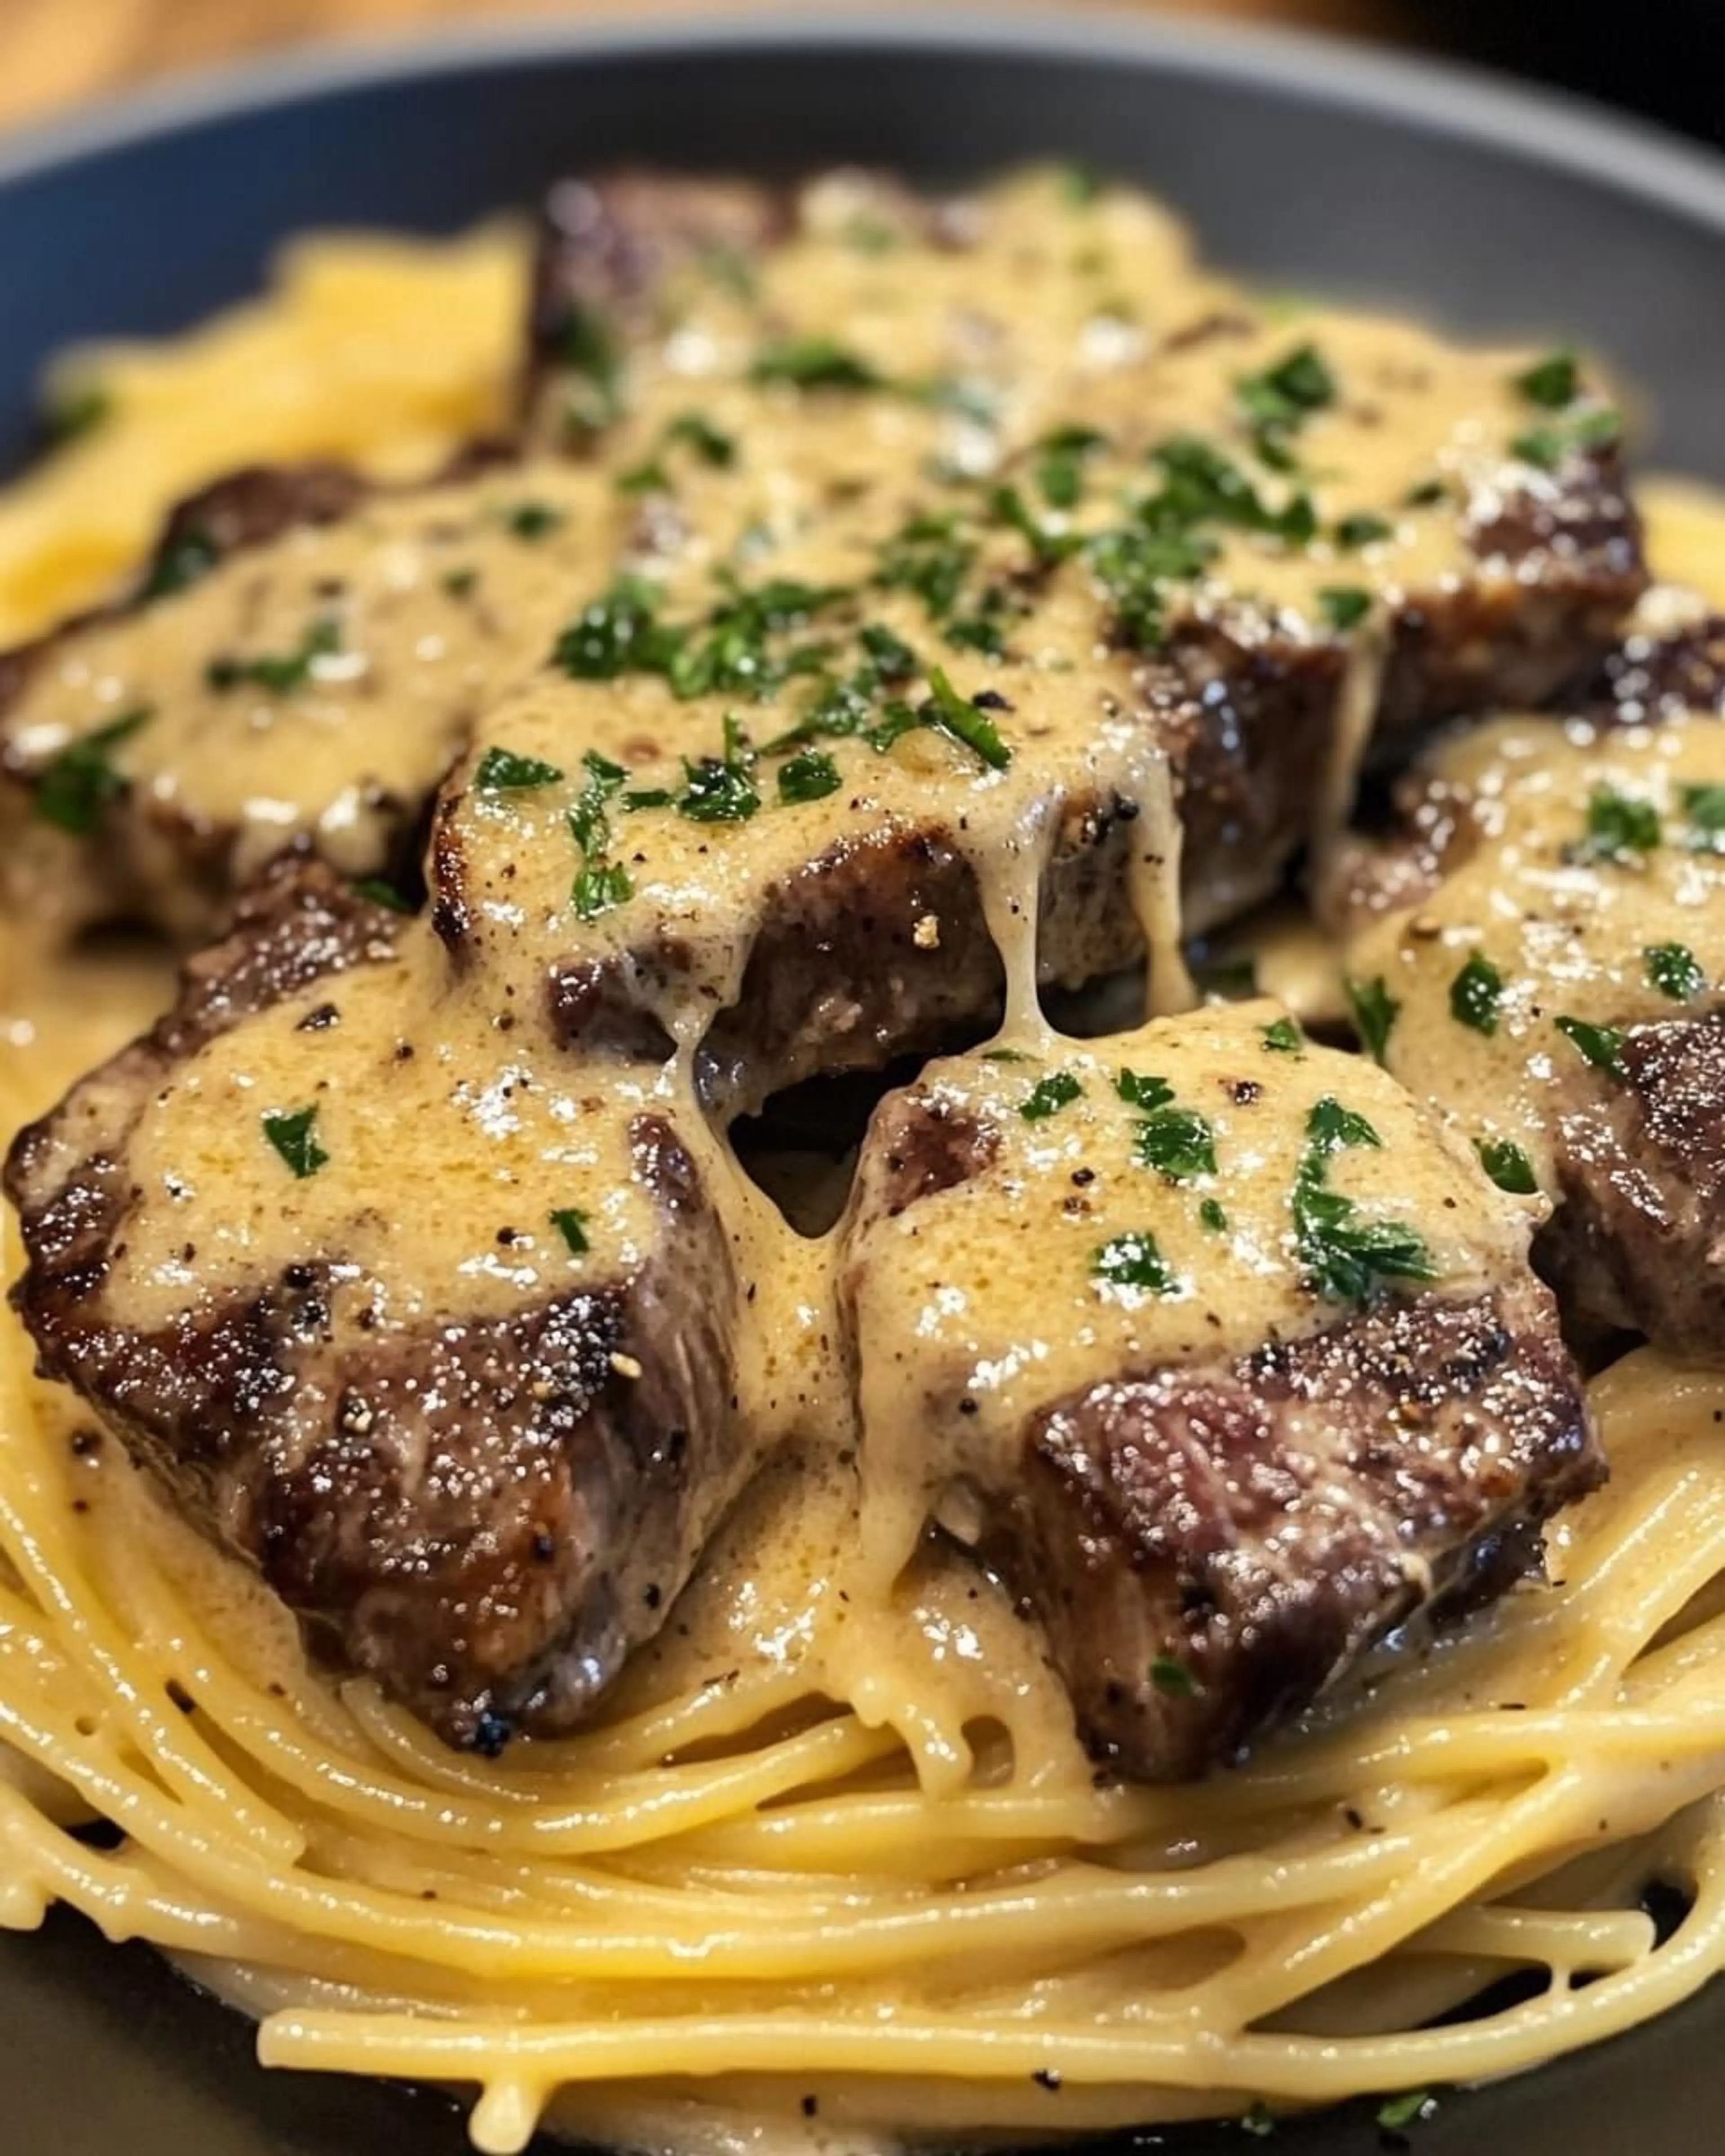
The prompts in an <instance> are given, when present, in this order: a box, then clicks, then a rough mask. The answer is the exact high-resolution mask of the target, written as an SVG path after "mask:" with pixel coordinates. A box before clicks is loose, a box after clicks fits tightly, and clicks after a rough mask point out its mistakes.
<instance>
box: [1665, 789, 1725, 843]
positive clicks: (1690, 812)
mask: <svg viewBox="0 0 1725 2156" xmlns="http://www.w3.org/2000/svg"><path fill="white" fill-rule="evenodd" d="M1677 798H1678V800H1679V802H1680V803H1681V804H1682V809H1683V814H1684V815H1685V817H1686V818H1687V819H1688V824H1689V830H1688V834H1687V836H1686V839H1685V844H1686V845H1687V846H1688V848H1689V850H1690V852H1691V853H1692V854H1725V786H1685V787H1683V788H1681V789H1680V791H1679V793H1678V795H1677Z"/></svg>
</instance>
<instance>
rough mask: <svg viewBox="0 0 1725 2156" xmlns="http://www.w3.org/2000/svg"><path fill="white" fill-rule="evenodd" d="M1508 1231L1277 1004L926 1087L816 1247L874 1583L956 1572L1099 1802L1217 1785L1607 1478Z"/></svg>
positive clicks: (1047, 1054)
mask: <svg viewBox="0 0 1725 2156" xmlns="http://www.w3.org/2000/svg"><path fill="white" fill-rule="evenodd" d="M1529 1226H1530V1215H1529V1211H1528V1209H1527V1208H1526V1207H1525V1206H1523V1205H1522V1204H1519V1203H1518V1202H1517V1201H1516V1200H1514V1199H1510V1198H1507V1197H1506V1196H1504V1195H1503V1194H1502V1193H1499V1192H1497V1191H1496V1190H1494V1189H1493V1188H1492V1187H1491V1184H1490V1183H1488V1182H1487V1181H1486V1178H1484V1177H1483V1175H1482V1174H1481V1172H1480V1170H1479V1168H1478V1166H1477V1164H1476V1163H1474V1162H1473V1161H1471V1159H1470V1158H1468V1157H1467V1155H1466V1152H1465V1151H1464V1150H1462V1149H1461V1148H1459V1147H1457V1146H1456V1144H1455V1142H1454V1141H1452V1140H1451V1139H1450V1137H1449V1135H1448V1133H1447V1132H1446V1131H1445V1129H1444V1127H1443V1126H1442V1125H1441V1124H1440V1123H1439V1122H1436V1121H1435V1120H1434V1119H1433V1118H1431V1117H1430V1116H1427V1115H1426V1114H1425V1112H1424V1111H1421V1110H1420V1109H1419V1108H1418V1107H1416V1106H1415V1104H1414V1102H1413V1101H1411V1100H1410V1099H1409V1096H1407V1095H1406V1094H1404V1092H1403V1091H1402V1090H1401V1089H1400V1087H1399V1086H1396V1085H1394V1083H1393V1082H1392V1081H1389V1080H1388V1079H1387V1078H1385V1077H1384V1075H1383V1074H1382V1073H1380V1072H1378V1071H1377V1070H1374V1069H1373V1067H1372V1066H1371V1065H1368V1064H1365V1063H1363V1062H1361V1061H1360V1060H1358V1059H1357V1058H1350V1057H1348V1056H1343V1055H1337V1054H1335V1053H1333V1052H1332V1051H1330V1050H1324V1049H1321V1048H1318V1047H1316V1046H1315V1045H1312V1044H1310V1043H1309V1042H1306V1041H1303V1040H1302V1039H1301V1036H1300V1035H1299V1034H1298V1033H1297V1031H1296V1029H1295V1028H1294V1027H1293V1025H1292V1024H1291V1021H1290V1020H1288V1019H1286V1018H1285V1017H1281V1016H1279V1015H1278V1014H1277V1011H1276V1007H1275V1006H1273V1005H1267V1004H1256V1005H1251V1006H1241V1007H1236V1008H1235V1009H1230V1010H1227V1011H1209V1012H1203V1013H1197V1014H1192V1015H1191V1016H1189V1017H1186V1018H1182V1019H1170V1020H1164V1021H1160V1022H1158V1023H1156V1024H1152V1025H1150V1026H1148V1027H1147V1028H1145V1029H1142V1031H1140V1032H1138V1033H1137V1034H1129V1035H1124V1036H1122V1037H1121V1038H1120V1039H1117V1040H1115V1041H1111V1042H1110V1043H1109V1044H1107V1050H1106V1055H1103V1054H1097V1053H1095V1052H1093V1050H1092V1048H1091V1047H1086V1048H1085V1049H1083V1050H1078V1049H1076V1048H1075V1047H1072V1046H1070V1045H1068V1044H1066V1043H1064V1042H1055V1041H1045V1043H1044V1044H1042V1045H1041V1046H1040V1048H1039V1049H1038V1050H1037V1051H1036V1052H1034V1054H1031V1053H1023V1054H1021V1055H1020V1056H1019V1060H1012V1061H1006V1062H1003V1061H1000V1060H988V1059H986V1058H984V1059H964V1060H954V1061H950V1062H947V1063H942V1064H939V1065H935V1066H933V1067H932V1068H931V1069H930V1070H928V1071H927V1073H926V1074H925V1075H924V1076H923V1078H922V1081H920V1082H919V1083H918V1084H917V1085H916V1086H912V1087H911V1088H909V1089H908V1090H906V1091H904V1092H901V1093H897V1094H893V1095H891V1096H888V1098H887V1099H886V1101H884V1102H883V1103H882V1104H881V1106H880V1109H879V1110H878V1111H877V1112H876V1115H875V1121H874V1123H873V1125H872V1126H871V1127H870V1132H869V1135H868V1137H867V1138H866V1140H865V1144H864V1149H863V1157H862V1162H861V1164H860V1169H859V1174H858V1181H857V1185H856V1189H855V1193H854V1197H853V1205H852V1211H851V1214H850V1219H849V1222H848V1225H847V1227H846V1229H845V1242H844V1245H843V1250H842V1256H841V1278H840V1293H841V1297H842V1298H843V1300H844V1301H845V1306H847V1308H848V1310H849V1312H850V1317H851V1322H852V1325H853V1327H854V1337H855V1353H856V1366H857V1371H858V1378H857V1383H858V1389H859V1392H858V1397H859V1407H860V1419H861V1440H860V1442H861V1447H862V1454H861V1456H862V1460H863V1493H864V1499H863V1505H864V1509H863V1543H864V1549H865V1557H866V1558H867V1559H868V1560H869V1562H870V1566H871V1568H873V1569H874V1571H875V1576H876V1578H878V1579H879V1580H880V1581H881V1582H882V1583H885V1582H889V1581H890V1580H891V1578H892V1577H893V1576H894V1575H895V1574H896V1571H897V1569H898V1568H899V1567H900V1566H901V1564H902V1563H904V1561H905V1560H906V1558H907V1557H908V1556H909V1554H910V1553H911V1550H912V1549H913V1548H914V1547H915V1543H916V1538H917V1537H918V1535H919V1533H920V1532H921V1530H922V1527H923V1524H924V1522H925V1521H926V1520H927V1518H929V1517H934V1518H937V1519H938V1520H939V1521H940V1522H942V1525H943V1526H945V1527H947V1531H948V1532H950V1533H952V1534H954V1535H956V1536H957V1537H958V1538H959V1539H960V1540H962V1541H963V1542H964V1543H968V1545H970V1546H971V1547H973V1548H976V1549H977V1550H978V1553H980V1554H981V1555H982V1556H983V1558H985V1559H986V1560H987V1561H988V1563H990V1564H991V1565H992V1566H993V1568H995V1569H996V1570H997V1571H998V1573H999V1576H1000V1577H1001V1578H1002V1580H1003V1581H1004V1584H1005V1585H1006V1587H1007V1589H1008V1590H1009V1592H1010V1593H1012V1594H1014V1595H1016V1596H1017V1597H1019V1599H1021V1601H1022V1602H1023V1603H1024V1605H1025V1607H1026V1608H1027V1609H1028V1610H1029V1611H1031V1612H1034V1614H1035V1615H1036V1616H1038V1617H1039V1618H1040V1620H1041V1622H1042V1624H1043V1625H1044V1627H1045V1630H1046V1632H1047V1635H1048V1640H1049V1645H1050V1651H1051V1653H1052V1655H1053V1657H1054V1661H1055V1666H1056V1667H1057V1669H1058V1670H1059V1671H1060V1675H1061V1676H1062V1678H1063V1679H1064V1681H1065V1684H1066V1686H1067V1688H1068V1690H1069V1691H1070V1694H1071V1697H1072V1701H1073V1707H1074V1711H1075V1714H1076V1718H1077V1722H1078V1725H1079V1728H1080V1731H1081V1734H1082V1736H1083V1737H1084V1738H1085V1740H1086V1743H1088V1745H1089V1746H1090V1748H1091V1750H1092V1752H1093V1753H1095V1754H1096V1757H1097V1758H1098V1759H1099V1760H1101V1761H1102V1762H1104V1763H1107V1764H1108V1765H1110V1766H1111V1767H1114V1768H1117V1769H1118V1770H1119V1771H1120V1772H1121V1773H1122V1774H1127V1775H1129V1776H1132V1777H1133V1778H1137V1779H1152V1780H1178V1779H1186V1778H1189V1777H1190V1776H1193V1775H1195V1774H1200V1773H1202V1772H1203V1771H1204V1769H1205V1768H1207V1767H1209V1766H1212V1765H1215V1764H1218V1763H1223V1762H1225V1761H1227V1760H1230V1759H1232V1758H1237V1757H1238V1756H1239V1755H1240V1753H1241V1751H1242V1750H1243V1749H1244V1748H1246V1747H1247V1746H1249V1745H1250V1743H1252V1742H1253V1741H1254V1740H1255V1739H1256V1738H1259V1737H1260V1736H1262V1735H1263V1734H1265V1733H1266V1732H1267V1731H1269V1730H1271V1728H1273V1727H1276V1726H1277V1725H1279V1724H1280V1723H1281V1722H1286V1720H1288V1719H1289V1718H1290V1717H1292V1716H1294V1715H1296V1714H1298V1713H1299V1712H1301V1710H1302V1709H1303V1708H1305V1707H1307V1706H1308V1705H1309V1704H1310V1703H1311V1702H1312V1700H1313V1699H1314V1698H1316V1697H1317V1695H1318V1693H1319V1692H1320V1691H1322V1690H1323V1689H1324V1688H1325V1687H1326V1686H1329V1685H1331V1684H1332V1683H1334V1682H1335V1681H1337V1679H1338V1678H1339V1677H1340V1676H1343V1674H1344V1673H1345V1672H1346V1671H1347V1670H1348V1667H1349V1666H1350V1665H1351V1664H1352V1663H1353V1661H1355V1660H1356V1659H1357V1657H1358V1655H1359V1654H1360V1653H1361V1652H1362V1650H1363V1649H1364V1648H1365V1647H1366V1646H1367V1645H1369V1644H1370V1643H1371V1642H1372V1641H1373V1640H1375V1639H1376V1638H1378V1636H1380V1635H1382V1634H1383V1633H1384V1632H1385V1631H1386V1630H1389V1629H1390V1628H1391V1627H1393V1626H1394V1625H1397V1624H1399V1623H1400V1622H1401V1621H1403V1620H1404V1619H1406V1618H1407V1617H1409V1615H1411V1614H1413V1613H1414V1611H1416V1610H1418V1609H1421V1608H1423V1607H1430V1606H1433V1605H1435V1604H1442V1603H1444V1602H1445V1601H1446V1600H1459V1599H1468V1600H1478V1599H1484V1598H1487V1597H1489V1596H1491V1595H1492V1594H1497V1593H1499V1592H1501V1591H1502V1589H1504V1588H1505V1587H1506V1586H1507V1585H1508V1584H1510V1583H1511V1582H1512V1580H1513V1579H1514V1578H1517V1577H1518V1576H1520V1575H1521V1574H1522V1573H1524V1572H1526V1571H1527V1570H1529V1569H1537V1567H1538V1534H1537V1532H1536V1530H1537V1528H1538V1524H1539V1522H1541V1521H1543V1519H1545V1518H1546V1517H1548V1516H1549V1515H1550V1514H1551V1513H1552V1512H1554V1511H1556V1510H1557V1509H1558V1507H1560V1506H1561V1505H1563V1504H1566V1503H1568V1502H1569V1501H1571V1500H1572V1499H1574V1498H1575V1497H1577V1496H1581V1495H1582V1494H1583V1493H1584V1492H1585V1491H1587V1490H1589V1489H1590V1488H1592V1487H1593V1486H1594V1485H1595V1484H1596V1483H1597V1482H1598V1481H1600V1480H1601V1478H1602V1475H1603V1465H1602V1462H1601V1460H1600V1457H1599V1452H1598V1450H1597V1448H1596V1446H1595V1445H1594V1440H1593V1437H1592V1434H1591V1431H1590V1429H1589V1423H1588V1418H1587V1411H1586V1406H1585V1402H1584V1395H1583V1391H1582V1387H1581V1383H1580V1380H1579V1377H1578V1375H1577V1373H1576V1372H1575V1371H1574V1368H1573V1367H1572V1366H1571V1364H1570V1363H1569V1360H1568V1356H1567V1354H1566V1353H1565V1352H1564V1349H1563V1345H1562V1342H1561V1340H1560V1338H1559V1337H1558V1327H1557V1318H1556V1311H1555V1306H1554V1305H1553V1301H1552V1298H1551V1296H1550V1294H1549V1293H1548V1291H1547V1290H1546V1289H1545V1288H1544V1287H1543V1286H1541V1285H1540V1283H1539V1282H1538V1280H1537V1279H1535V1277H1534V1276H1533V1275H1532V1272H1531V1271H1530V1270H1529V1269H1528V1266H1527V1238H1528V1232H1529Z"/></svg>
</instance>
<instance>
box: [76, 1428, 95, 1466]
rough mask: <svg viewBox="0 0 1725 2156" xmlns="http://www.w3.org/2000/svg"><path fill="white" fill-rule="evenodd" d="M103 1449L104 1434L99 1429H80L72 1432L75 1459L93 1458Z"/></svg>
mask: <svg viewBox="0 0 1725 2156" xmlns="http://www.w3.org/2000/svg"><path fill="white" fill-rule="evenodd" d="M101 1449H102V1434H101V1432H100V1430H74V1432H73V1433H72V1456H73V1458H74V1460H93V1459H94V1458H95V1455H96V1454H97V1453H99V1452H100V1450H101Z"/></svg>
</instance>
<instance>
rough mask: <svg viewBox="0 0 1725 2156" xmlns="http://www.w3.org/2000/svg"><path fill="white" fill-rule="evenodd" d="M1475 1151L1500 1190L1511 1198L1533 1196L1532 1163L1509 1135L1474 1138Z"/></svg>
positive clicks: (1533, 1175) (1533, 1178)
mask: <svg viewBox="0 0 1725 2156" xmlns="http://www.w3.org/2000/svg"><path fill="white" fill-rule="evenodd" d="M1473 1149H1474V1151H1475V1152H1476V1153H1477V1154H1478V1155H1479V1157H1480V1166H1481V1168H1484V1169H1485V1171H1486V1174H1487V1175H1489V1176H1490V1177H1491V1180H1492V1182H1493V1183H1496V1184H1497V1188H1499V1189H1500V1190H1507V1192H1508V1193H1509V1194H1510V1196H1511V1197H1512V1198H1532V1196H1533V1195H1534V1194H1535V1193H1536V1192H1537V1191H1538V1188H1539V1183H1538V1178H1537V1177H1536V1176H1535V1174H1534V1173H1533V1163H1532V1161H1531V1160H1529V1159H1528V1158H1527V1154H1526V1153H1524V1152H1522V1148H1521V1147H1519V1146H1518V1145H1517V1144H1516V1143H1515V1142H1514V1141H1513V1140H1512V1139H1511V1138H1476V1139H1475V1140H1474V1145H1473Z"/></svg>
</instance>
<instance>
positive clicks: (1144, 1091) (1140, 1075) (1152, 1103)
mask: <svg viewBox="0 0 1725 2156" xmlns="http://www.w3.org/2000/svg"><path fill="white" fill-rule="evenodd" d="M1114 1090H1115V1091H1116V1092H1117V1094H1119V1096H1120V1097H1121V1099H1122V1101H1126V1102H1127V1104H1128V1105H1129V1106H1132V1107H1134V1108H1139V1109H1142V1111H1143V1112H1144V1113H1145V1114H1146V1115H1148V1114H1150V1113H1151V1112H1152V1111H1153V1110H1155V1109H1157V1108H1165V1107H1166V1106H1168V1102H1169V1101H1172V1100H1173V1097H1174V1089H1173V1086H1170V1085H1169V1083H1168V1081H1167V1079H1166V1078H1155V1077H1152V1076H1149V1075H1147V1073H1145V1072H1143V1071H1141V1070H1120V1071H1117V1072H1116V1073H1115V1077H1114Z"/></svg>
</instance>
